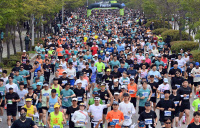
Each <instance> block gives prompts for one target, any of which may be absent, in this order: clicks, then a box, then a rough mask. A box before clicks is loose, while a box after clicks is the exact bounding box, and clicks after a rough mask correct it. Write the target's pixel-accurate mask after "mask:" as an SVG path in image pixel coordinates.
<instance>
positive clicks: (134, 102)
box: [130, 97, 137, 108]
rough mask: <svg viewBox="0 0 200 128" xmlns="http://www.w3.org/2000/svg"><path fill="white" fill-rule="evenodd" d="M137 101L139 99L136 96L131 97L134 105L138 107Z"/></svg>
mask: <svg viewBox="0 0 200 128" xmlns="http://www.w3.org/2000/svg"><path fill="white" fill-rule="evenodd" d="M136 101H137V99H136V98H135V97H131V101H130V102H131V103H133V105H134V107H135V108H136Z"/></svg>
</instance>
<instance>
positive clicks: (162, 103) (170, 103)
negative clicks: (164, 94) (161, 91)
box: [156, 99, 175, 122]
mask: <svg viewBox="0 0 200 128" xmlns="http://www.w3.org/2000/svg"><path fill="white" fill-rule="evenodd" d="M156 107H159V108H164V111H161V110H160V119H159V120H160V121H161V122H163V121H164V118H165V117H171V118H172V117H173V112H171V116H166V115H164V113H165V112H166V111H168V109H169V108H172V109H173V108H175V105H174V102H173V101H172V100H164V99H161V100H160V101H159V102H158V103H157V105H156Z"/></svg>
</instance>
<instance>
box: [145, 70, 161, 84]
mask: <svg viewBox="0 0 200 128" xmlns="http://www.w3.org/2000/svg"><path fill="white" fill-rule="evenodd" d="M150 75H154V81H155V82H158V81H159V80H158V78H156V77H155V76H158V77H161V75H160V72H159V71H153V70H151V71H149V73H148V76H150Z"/></svg>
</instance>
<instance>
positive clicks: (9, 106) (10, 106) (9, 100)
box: [5, 92, 20, 109]
mask: <svg viewBox="0 0 200 128" xmlns="http://www.w3.org/2000/svg"><path fill="white" fill-rule="evenodd" d="M5 98H6V101H7V109H16V108H17V102H12V99H14V100H18V99H20V98H19V95H18V94H17V93H15V92H13V93H9V92H7V93H6V97H5Z"/></svg>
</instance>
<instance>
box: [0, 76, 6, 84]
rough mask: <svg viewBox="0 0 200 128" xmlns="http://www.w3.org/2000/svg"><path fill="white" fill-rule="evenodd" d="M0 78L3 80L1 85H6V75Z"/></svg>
mask: <svg viewBox="0 0 200 128" xmlns="http://www.w3.org/2000/svg"><path fill="white" fill-rule="evenodd" d="M1 79H3V81H4V82H3V85H6V81H7V80H8V77H5V78H4V77H1Z"/></svg>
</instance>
